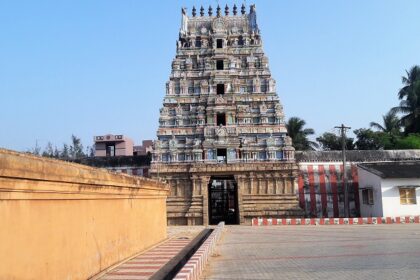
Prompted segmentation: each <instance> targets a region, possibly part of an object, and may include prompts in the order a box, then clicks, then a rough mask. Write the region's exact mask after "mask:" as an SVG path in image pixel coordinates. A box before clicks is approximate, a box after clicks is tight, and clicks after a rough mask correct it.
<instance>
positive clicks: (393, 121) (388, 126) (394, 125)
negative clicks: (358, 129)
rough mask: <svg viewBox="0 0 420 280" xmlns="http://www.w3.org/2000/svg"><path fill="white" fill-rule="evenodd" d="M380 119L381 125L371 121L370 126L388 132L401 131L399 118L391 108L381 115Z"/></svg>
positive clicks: (395, 132) (397, 132) (396, 132)
mask: <svg viewBox="0 0 420 280" xmlns="http://www.w3.org/2000/svg"><path fill="white" fill-rule="evenodd" d="M382 120H383V125H381V124H379V123H377V122H371V123H370V127H372V128H374V129H376V130H379V131H381V132H385V133H388V134H399V133H400V132H401V123H400V119H399V118H398V116H397V114H396V112H394V111H393V110H390V111H389V112H388V113H386V114H385V115H383V116H382Z"/></svg>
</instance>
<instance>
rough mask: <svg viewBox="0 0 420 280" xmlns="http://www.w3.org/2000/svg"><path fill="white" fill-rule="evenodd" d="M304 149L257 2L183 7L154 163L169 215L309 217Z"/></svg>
mask: <svg viewBox="0 0 420 280" xmlns="http://www.w3.org/2000/svg"><path fill="white" fill-rule="evenodd" d="M294 152H295V149H294V148H293V147H292V141H291V138H290V137H288V136H287V130H286V126H285V120H284V113H283V107H282V105H281V103H280V100H279V98H278V96H277V94H276V82H275V80H274V79H273V78H272V77H271V72H270V69H269V66H268V58H267V57H266V56H265V54H264V51H263V45H262V39H261V34H260V30H259V28H258V24H257V13H256V8H255V5H251V6H250V9H249V12H248V13H247V11H246V8H245V6H244V5H242V7H241V8H240V9H239V8H238V7H236V5H234V6H233V7H232V10H230V8H229V7H228V6H226V7H225V8H224V11H222V9H221V8H220V7H219V6H218V7H217V8H216V11H215V12H214V13H213V9H212V7H211V6H210V7H209V8H208V10H207V14H205V10H204V8H203V7H201V8H200V9H199V11H197V9H196V8H195V7H193V9H192V15H191V16H189V15H187V12H186V9H182V21H181V28H180V32H179V39H178V40H177V46H176V56H175V58H174V60H173V61H172V71H171V75H170V77H169V81H168V82H167V83H166V95H165V97H164V99H163V107H162V108H161V109H160V118H159V129H158V131H157V140H156V141H155V144H154V150H153V161H152V166H151V175H152V177H154V178H159V179H161V180H165V181H167V182H168V183H169V184H170V186H171V190H170V195H169V197H168V200H167V211H168V212H167V217H168V224H169V225H187V224H188V225H201V224H204V225H207V224H217V223H218V222H219V221H225V222H226V223H227V224H250V223H251V219H252V218H254V217H270V218H275V217H278V218H280V217H281V218H284V217H303V211H302V209H301V208H300V207H299V202H298V197H297V194H296V191H297V177H298V167H297V165H296V163H295V158H294Z"/></svg>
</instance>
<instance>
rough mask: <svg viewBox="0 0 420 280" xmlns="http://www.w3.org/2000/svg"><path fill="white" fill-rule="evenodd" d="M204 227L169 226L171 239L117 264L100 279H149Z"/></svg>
mask: <svg viewBox="0 0 420 280" xmlns="http://www.w3.org/2000/svg"><path fill="white" fill-rule="evenodd" d="M203 229H204V227H203V226H189V227H168V238H170V239H169V240H167V241H166V242H164V243H162V244H160V245H159V246H157V247H155V248H153V249H151V250H149V251H146V252H145V253H143V254H141V255H138V256H137V257H135V258H133V259H131V260H129V261H127V262H125V263H123V264H121V265H119V266H117V267H116V268H114V269H113V270H111V271H110V272H108V273H106V274H105V275H104V276H102V277H101V278H99V279H100V280H143V279H149V278H150V276H152V275H153V274H154V273H155V272H157V271H158V270H159V269H160V268H161V267H162V266H164V265H165V264H166V263H167V262H168V261H169V260H170V259H172V258H173V257H174V256H175V255H176V254H178V253H179V252H180V251H181V250H182V249H183V248H184V247H185V246H186V245H187V244H188V243H190V242H191V241H192V240H193V239H194V237H195V236H196V235H197V234H198V233H200V231H201V230H203Z"/></svg>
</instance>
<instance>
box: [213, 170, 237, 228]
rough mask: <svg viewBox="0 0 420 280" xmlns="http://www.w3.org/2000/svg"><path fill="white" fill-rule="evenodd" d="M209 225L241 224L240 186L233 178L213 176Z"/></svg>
mask: <svg viewBox="0 0 420 280" xmlns="http://www.w3.org/2000/svg"><path fill="white" fill-rule="evenodd" d="M208 188H209V192H208V193H209V224H211V225H216V224H218V223H219V222H222V221H224V222H225V223H226V224H227V225H236V224H239V210H238V186H237V184H236V181H235V178H234V177H233V176H212V177H211V178H210V182H209V186H208Z"/></svg>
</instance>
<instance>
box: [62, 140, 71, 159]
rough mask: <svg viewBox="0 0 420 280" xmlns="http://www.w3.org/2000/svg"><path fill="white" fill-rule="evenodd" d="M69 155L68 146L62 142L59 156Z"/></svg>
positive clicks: (66, 156) (67, 156) (64, 157)
mask: <svg viewBox="0 0 420 280" xmlns="http://www.w3.org/2000/svg"><path fill="white" fill-rule="evenodd" d="M69 157H70V154H69V146H68V145H67V144H63V150H61V153H60V158H62V159H68V158H69Z"/></svg>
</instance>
